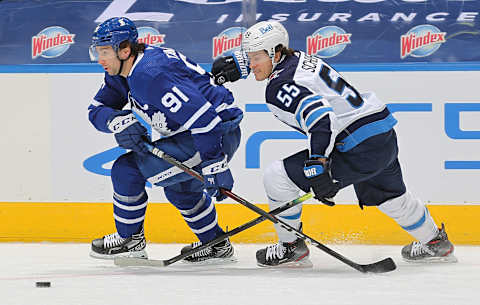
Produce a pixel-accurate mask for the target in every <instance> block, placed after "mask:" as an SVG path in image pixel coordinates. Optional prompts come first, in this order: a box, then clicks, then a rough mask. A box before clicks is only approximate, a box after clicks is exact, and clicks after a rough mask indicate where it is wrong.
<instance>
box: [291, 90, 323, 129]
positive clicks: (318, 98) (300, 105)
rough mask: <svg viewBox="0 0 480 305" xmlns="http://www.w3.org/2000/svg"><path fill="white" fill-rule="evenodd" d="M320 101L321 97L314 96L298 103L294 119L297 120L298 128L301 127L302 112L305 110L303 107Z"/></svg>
mask: <svg viewBox="0 0 480 305" xmlns="http://www.w3.org/2000/svg"><path fill="white" fill-rule="evenodd" d="M321 99H322V97H321V96H319V95H315V96H312V97H310V98H307V99H305V100H303V101H301V102H300V104H299V105H298V108H297V114H296V115H295V119H296V120H297V123H298V126H302V124H301V123H300V122H301V121H300V120H301V116H302V111H303V110H304V109H305V107H307V106H308V105H310V104H311V103H313V102H315V101H318V100H321Z"/></svg>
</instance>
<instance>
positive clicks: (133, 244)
mask: <svg viewBox="0 0 480 305" xmlns="http://www.w3.org/2000/svg"><path fill="white" fill-rule="evenodd" d="M146 244H147V243H146V240H145V235H144V234H143V228H142V231H140V233H137V234H133V235H132V236H131V237H128V238H123V237H121V236H120V235H119V234H118V232H115V233H113V234H109V235H105V236H104V237H102V238H98V239H94V240H93V241H92V251H91V252H90V256H91V257H94V258H100V259H113V258H115V257H120V256H122V257H136V258H145V259H146V258H147V257H148V256H147V252H146V251H145V246H146Z"/></svg>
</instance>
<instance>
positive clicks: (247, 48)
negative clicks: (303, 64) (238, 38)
mask: <svg viewBox="0 0 480 305" xmlns="http://www.w3.org/2000/svg"><path fill="white" fill-rule="evenodd" d="M280 44H281V45H283V46H284V47H286V48H288V32H287V30H286V29H285V28H284V27H283V25H282V24H281V23H279V22H277V21H261V22H258V23H256V24H254V25H253V26H251V27H250V28H248V29H247V31H246V32H245V33H244V34H243V38H242V49H243V51H244V52H246V53H250V52H257V51H261V50H265V51H267V53H268V56H269V57H270V58H271V60H272V64H275V62H274V58H275V48H276V47H277V46H278V45H280Z"/></svg>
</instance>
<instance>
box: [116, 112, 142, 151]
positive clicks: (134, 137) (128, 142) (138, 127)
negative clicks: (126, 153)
mask: <svg viewBox="0 0 480 305" xmlns="http://www.w3.org/2000/svg"><path fill="white" fill-rule="evenodd" d="M107 126H108V129H110V131H111V132H113V133H114V134H115V140H117V143H118V146H120V147H122V148H125V149H131V150H133V151H135V152H138V153H144V154H146V153H148V152H149V151H148V149H147V147H146V146H145V138H148V133H147V129H146V128H145V127H143V126H142V124H140V123H139V122H138V120H137V118H135V115H134V114H133V113H132V112H131V111H130V110H122V111H119V112H118V113H116V114H115V116H113V117H112V118H111V119H110V120H109V121H108V123H107Z"/></svg>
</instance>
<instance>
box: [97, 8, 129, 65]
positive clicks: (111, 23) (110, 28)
mask: <svg viewBox="0 0 480 305" xmlns="http://www.w3.org/2000/svg"><path fill="white" fill-rule="evenodd" d="M137 38H138V31H137V27H136V26H135V24H134V23H133V22H132V21H131V20H130V19H128V18H126V17H113V18H110V19H108V20H105V21H104V22H103V23H101V24H99V25H98V26H97V27H96V28H95V31H94V32H93V35H92V44H91V45H90V57H91V59H92V60H96V59H97V58H98V57H97V56H96V52H95V47H97V46H112V47H113V49H114V50H115V52H116V51H118V49H119V46H120V44H121V43H122V42H124V41H130V42H131V43H135V42H136V41H137Z"/></svg>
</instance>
